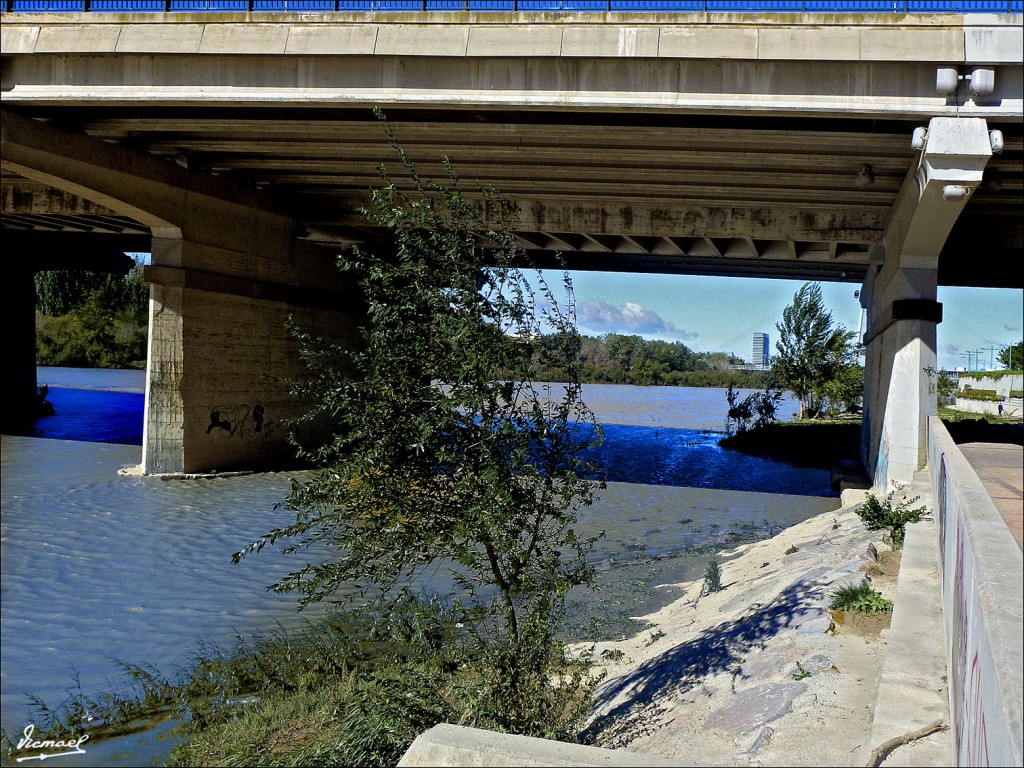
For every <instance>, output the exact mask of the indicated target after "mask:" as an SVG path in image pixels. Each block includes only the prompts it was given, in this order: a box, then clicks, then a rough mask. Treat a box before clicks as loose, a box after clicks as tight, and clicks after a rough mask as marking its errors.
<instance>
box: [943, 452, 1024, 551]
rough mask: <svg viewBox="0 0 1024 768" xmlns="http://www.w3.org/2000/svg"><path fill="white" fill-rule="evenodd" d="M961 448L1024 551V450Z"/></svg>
mask: <svg viewBox="0 0 1024 768" xmlns="http://www.w3.org/2000/svg"><path fill="white" fill-rule="evenodd" d="M958 447H959V448H960V451H961V452H962V453H963V455H964V458H966V459H967V461H969V462H970V464H971V466H972V467H973V468H974V471H975V472H977V473H978V477H980V478H981V482H982V483H984V485H985V490H986V491H988V494H989V496H991V497H992V501H993V502H994V503H995V505H996V508H997V509H998V510H999V513H1000V514H1001V515H1002V516H1003V519H1004V520H1005V521H1006V525H1007V527H1008V528H1009V529H1010V533H1012V534H1013V538H1014V539H1015V540H1016V541H1017V546H1018V547H1021V549H1024V447H1022V446H1019V445H1002V444H998V443H965V444H963V445H960V446H958Z"/></svg>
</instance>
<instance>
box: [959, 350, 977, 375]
mask: <svg viewBox="0 0 1024 768" xmlns="http://www.w3.org/2000/svg"><path fill="white" fill-rule="evenodd" d="M973 354H974V353H973V352H961V353H960V357H966V358H967V370H968V371H973V370H974V369H973V368H971V356H972V355H973Z"/></svg>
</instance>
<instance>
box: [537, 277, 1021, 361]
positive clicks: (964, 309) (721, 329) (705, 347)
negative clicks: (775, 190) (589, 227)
mask: <svg viewBox="0 0 1024 768" xmlns="http://www.w3.org/2000/svg"><path fill="white" fill-rule="evenodd" d="M571 277H572V280H573V288H574V292H575V296H576V317H577V323H578V325H579V328H580V332H581V333H584V334H587V335H589V336H598V335H601V334H605V333H626V334H637V335H639V336H643V337H645V338H649V339H664V340H666V341H681V342H683V343H684V344H686V346H688V347H690V348H691V349H693V350H695V351H698V352H731V353H732V354H734V355H737V356H739V357H741V358H743V359H744V360H749V359H750V353H751V338H752V336H753V334H754V333H755V332H764V333H767V334H768V344H769V349H770V350H771V351H772V352H774V351H775V342H776V341H777V340H778V331H777V330H776V329H775V324H776V323H777V322H779V321H781V319H782V310H783V309H785V308H786V306H787V305H789V304H791V303H792V301H793V294H795V293H796V292H797V290H798V289H799V288H800V286H801V285H802V284H803V281H800V280H778V279H767V278H738V277H705V276H687V275H641V274H623V273H609V272H581V271H577V272H573V273H571ZM545 279H546V280H547V281H548V283H549V284H550V285H552V286H556V285H558V283H559V280H560V276H559V274H558V273H554V272H550V273H546V274H545ZM859 289H860V284H859V283H831V282H824V283H821V293H822V298H823V299H824V302H825V306H826V307H828V309H829V310H830V311H831V313H832V319H833V321H834V322H836V323H839V324H842V325H844V326H845V327H846V328H848V329H850V330H854V331H855V330H857V328H858V321H859V316H860V302H859V300H858V299H856V298H854V292H855V291H857V290H859ZM938 299H939V301H940V302H941V303H942V305H943V321H942V323H941V324H940V325H939V326H938V330H937V337H938V351H937V354H938V367H939V368H940V369H943V370H951V369H954V368H956V367H962V368H966V367H967V364H968V357H967V355H966V353H967V352H968V351H969V352H971V357H970V363H971V369H972V370H974V369H977V362H978V361H979V360H980V363H981V366H980V367H981V368H982V369H987V368H988V367H990V366H989V363H990V361H994V359H995V354H997V353H998V351H999V348H1000V347H1002V346H1004V345H1008V344H1013V343H1016V342H1018V341H1020V340H1021V339H1022V338H1024V331H1022V326H1024V320H1022V316H1024V291H1020V290H1009V289H993V288H945V287H940V288H939V294H938ZM992 347H995V348H996V349H995V351H994V352H993V351H992ZM995 367H998V365H996V366H995Z"/></svg>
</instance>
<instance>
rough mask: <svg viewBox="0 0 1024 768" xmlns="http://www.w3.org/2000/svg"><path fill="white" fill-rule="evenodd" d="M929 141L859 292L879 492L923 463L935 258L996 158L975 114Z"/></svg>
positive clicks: (939, 124) (936, 308) (868, 461)
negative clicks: (881, 256) (864, 313)
mask: <svg viewBox="0 0 1024 768" xmlns="http://www.w3.org/2000/svg"><path fill="white" fill-rule="evenodd" d="M908 138H909V137H908ZM925 141H926V143H925V145H924V148H923V149H922V150H921V152H920V154H919V157H918V161H917V163H916V164H915V166H914V167H913V168H912V169H911V171H910V173H909V174H908V176H907V179H906V181H905V182H904V185H903V188H902V189H901V191H900V194H899V197H898V198H897V201H896V205H895V207H894V208H893V211H892V214H891V216H890V219H889V223H888V226H887V228H886V233H885V236H884V237H883V244H884V248H885V262H884V264H883V265H880V266H879V267H877V268H876V269H874V270H869V272H868V275H867V278H866V280H865V283H864V289H863V290H862V292H861V303H862V305H863V306H864V307H866V308H867V310H868V324H867V332H866V333H865V343H866V344H867V351H866V356H865V381H864V406H865V407H864V422H863V424H864V426H863V429H862V432H861V436H862V446H861V453H862V459H863V462H864V466H865V467H868V468H869V469H871V470H872V471H873V476H874V483H875V486H876V487H880V488H884V487H886V486H888V485H890V484H891V483H893V482H897V483H909V482H910V481H911V480H912V478H913V474H914V472H915V471H916V470H917V469H920V468H921V467H923V466H925V464H926V463H927V435H928V418H929V417H930V416H933V415H934V414H935V412H936V404H935V403H936V378H935V377H936V370H935V365H936V351H935V326H936V324H937V323H938V322H940V321H941V317H942V314H941V306H940V305H938V304H937V303H936V288H937V284H938V265H939V254H940V253H941V252H942V249H943V246H944V245H945V242H946V238H947V237H948V235H949V232H950V231H951V230H952V228H953V225H954V223H955V222H956V220H957V218H958V217H959V215H960V213H961V212H962V211H963V209H964V206H965V205H966V202H967V199H968V198H969V197H970V195H971V194H973V192H974V190H976V189H977V187H978V185H979V184H980V183H981V179H982V173H983V171H984V168H985V164H986V163H987V162H988V160H989V158H990V157H991V156H992V147H991V144H990V140H989V133H988V125H987V124H986V123H985V121H984V120H981V119H978V118H961V119H950V118H935V119H933V120H932V121H931V122H930V123H929V125H928V133H927V138H926V140H925Z"/></svg>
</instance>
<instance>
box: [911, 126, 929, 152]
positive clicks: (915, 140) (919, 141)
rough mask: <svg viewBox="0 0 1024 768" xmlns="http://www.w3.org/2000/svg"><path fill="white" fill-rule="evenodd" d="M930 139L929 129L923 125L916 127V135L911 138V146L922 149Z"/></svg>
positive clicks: (918, 149)
mask: <svg viewBox="0 0 1024 768" xmlns="http://www.w3.org/2000/svg"><path fill="white" fill-rule="evenodd" d="M926 141H928V129H927V128H925V127H924V126H923V125H922V126H920V127H918V128H915V129H914V135H913V137H912V138H911V139H910V146H911V148H912V149H916V150H917V151H921V150H922V149H924V145H925V142H926Z"/></svg>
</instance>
